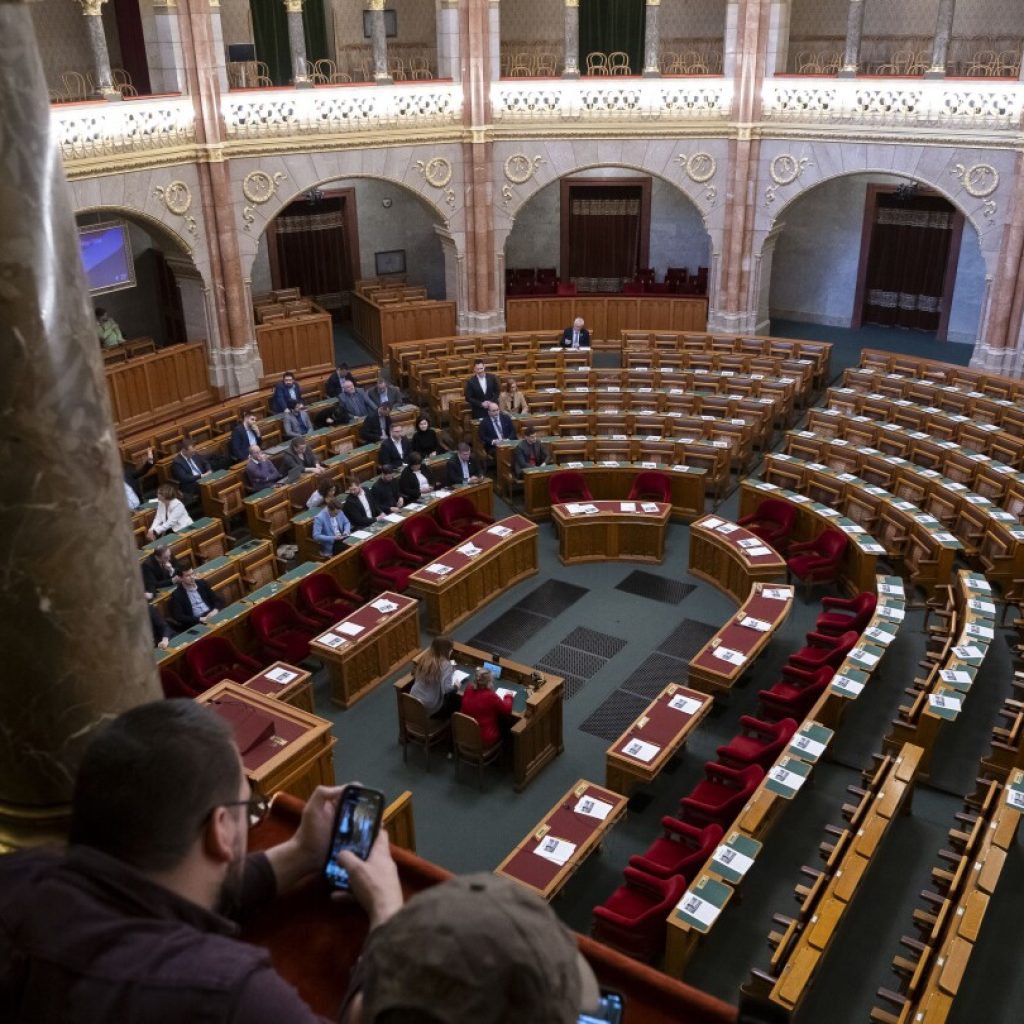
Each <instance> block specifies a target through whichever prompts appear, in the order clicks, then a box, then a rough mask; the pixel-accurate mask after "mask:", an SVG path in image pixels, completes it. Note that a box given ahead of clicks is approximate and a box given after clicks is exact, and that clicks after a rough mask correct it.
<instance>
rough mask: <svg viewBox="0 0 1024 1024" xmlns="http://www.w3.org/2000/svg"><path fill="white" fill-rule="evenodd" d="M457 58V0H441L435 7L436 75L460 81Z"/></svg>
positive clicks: (460, 72) (458, 55)
mask: <svg viewBox="0 0 1024 1024" xmlns="http://www.w3.org/2000/svg"><path fill="white" fill-rule="evenodd" d="M459 58H460V54H459V0H441V6H440V7H438V9H437V77H438V78H450V79H451V80H452V81H453V82H458V81H460V80H461V78H462V71H461V67H460V59H459ZM499 68H500V64H499Z"/></svg>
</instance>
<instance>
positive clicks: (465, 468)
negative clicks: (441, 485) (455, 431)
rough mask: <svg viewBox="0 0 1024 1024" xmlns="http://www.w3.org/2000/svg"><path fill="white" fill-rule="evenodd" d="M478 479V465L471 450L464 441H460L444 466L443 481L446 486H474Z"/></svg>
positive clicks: (479, 474)
mask: <svg viewBox="0 0 1024 1024" xmlns="http://www.w3.org/2000/svg"><path fill="white" fill-rule="evenodd" d="M480 478H481V473H480V463H479V462H477V460H476V458H475V456H474V455H473V450H472V448H470V447H469V445H468V444H466V442H465V441H460V442H459V447H458V450H456V451H454V452H452V454H451V455H450V456H449V457H448V463H447V465H446V466H445V480H446V482H447V483H448V486H449V487H457V486H458V485H459V484H475V483H477V482H478V481H479V480H480Z"/></svg>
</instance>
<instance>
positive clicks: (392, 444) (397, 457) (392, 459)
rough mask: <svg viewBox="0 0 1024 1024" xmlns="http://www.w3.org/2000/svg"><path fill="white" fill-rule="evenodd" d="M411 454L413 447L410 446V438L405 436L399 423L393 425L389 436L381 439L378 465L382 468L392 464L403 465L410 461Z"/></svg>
mask: <svg viewBox="0 0 1024 1024" xmlns="http://www.w3.org/2000/svg"><path fill="white" fill-rule="evenodd" d="M411 452H412V446H411V445H410V444H409V438H407V437H406V436H405V434H404V433H403V432H402V428H401V427H400V426H399V425H398V424H397V423H392V424H391V429H390V430H389V431H388V436H387V437H385V438H382V439H381V442H380V451H379V452H378V453H377V463H378V464H379V465H381V466H389V465H391V464H392V463H398V464H399V465H401V464H402V463H404V462H408V461H409V455H410V454H411Z"/></svg>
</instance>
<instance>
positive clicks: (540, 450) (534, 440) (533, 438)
mask: <svg viewBox="0 0 1024 1024" xmlns="http://www.w3.org/2000/svg"><path fill="white" fill-rule="evenodd" d="M547 461H548V450H547V449H546V448H545V447H544V445H542V444H541V443H540V438H539V437H538V436H537V429H536V427H534V426H532V425H529V426H527V427H526V428H525V429H524V430H523V439H522V441H520V442H519V444H517V445H516V450H515V451H514V452H513V453H512V468H513V470H514V472H515V474H516V479H517V480H521V479H522V476H523V470H524V469H526V468H527V467H529V466H543V465H544V464H545V463H546V462H547Z"/></svg>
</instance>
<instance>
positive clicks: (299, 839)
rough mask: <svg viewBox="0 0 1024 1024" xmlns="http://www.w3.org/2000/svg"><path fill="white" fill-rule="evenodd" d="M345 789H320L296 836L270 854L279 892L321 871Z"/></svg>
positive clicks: (322, 787) (310, 799)
mask: <svg viewBox="0 0 1024 1024" xmlns="http://www.w3.org/2000/svg"><path fill="white" fill-rule="evenodd" d="M344 788H345V787H344V786H317V787H316V789H314V790H313V793H312V795H311V796H310V798H309V799H308V800H307V801H306V806H305V807H303V809H302V819H301V820H300V821H299V827H298V828H297V829H296V830H295V834H294V835H293V836H292V837H291V838H290V839H287V840H285V841H284V842H283V843H281V844H280V845H278V846H275V847H273V848H272V849H270V850H268V851H267V857H268V858H269V860H270V863H271V866H272V867H273V869H274V875H275V877H276V878H277V889H278V892H283V891H284V890H286V889H289V888H291V886H293V885H295V884H296V883H297V882H300V881H302V879H304V878H307V877H308V876H309V875H312V874H314V873H316V872H318V871H319V870H320V869H321V868H322V867H323V864H324V857H325V856H326V853H327V847H328V844H329V843H330V841H331V826H332V825H333V824H334V812H335V810H336V809H337V807H338V800H339V798H340V797H341V793H342V790H343V789H344Z"/></svg>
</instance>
